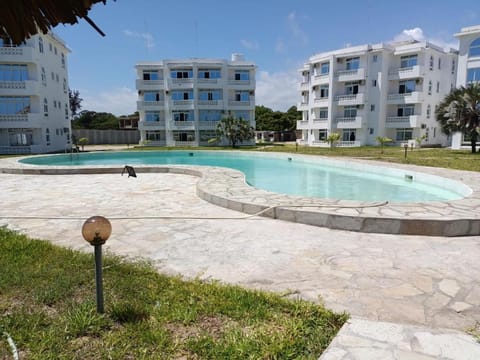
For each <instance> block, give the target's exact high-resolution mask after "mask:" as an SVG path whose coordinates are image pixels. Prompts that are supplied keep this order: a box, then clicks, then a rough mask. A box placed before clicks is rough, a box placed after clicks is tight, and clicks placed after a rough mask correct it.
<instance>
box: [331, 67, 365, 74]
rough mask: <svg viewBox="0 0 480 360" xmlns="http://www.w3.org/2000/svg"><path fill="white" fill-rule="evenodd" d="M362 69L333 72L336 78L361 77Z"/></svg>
mask: <svg viewBox="0 0 480 360" xmlns="http://www.w3.org/2000/svg"><path fill="white" fill-rule="evenodd" d="M362 74H363V68H358V69H353V70H338V71H336V72H335V75H336V76H355V75H362Z"/></svg>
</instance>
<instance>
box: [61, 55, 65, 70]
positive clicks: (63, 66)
mask: <svg viewBox="0 0 480 360" xmlns="http://www.w3.org/2000/svg"><path fill="white" fill-rule="evenodd" d="M62 68H64V69H65V54H64V53H62Z"/></svg>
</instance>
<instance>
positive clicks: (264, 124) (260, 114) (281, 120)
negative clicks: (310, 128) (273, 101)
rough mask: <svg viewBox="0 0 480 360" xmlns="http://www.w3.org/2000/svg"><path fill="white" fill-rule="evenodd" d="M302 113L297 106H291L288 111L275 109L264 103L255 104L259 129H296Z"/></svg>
mask: <svg viewBox="0 0 480 360" xmlns="http://www.w3.org/2000/svg"><path fill="white" fill-rule="evenodd" d="M300 118H301V113H300V112H299V111H297V107H296V106H292V107H290V109H288V110H287V112H282V111H273V110H272V109H270V108H268V107H265V106H263V105H257V106H255V121H256V128H257V130H259V131H285V130H286V131H289V130H295V128H296V127H297V120H299V119H300Z"/></svg>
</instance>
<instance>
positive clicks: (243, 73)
mask: <svg viewBox="0 0 480 360" xmlns="http://www.w3.org/2000/svg"><path fill="white" fill-rule="evenodd" d="M235 80H250V71H248V70H235Z"/></svg>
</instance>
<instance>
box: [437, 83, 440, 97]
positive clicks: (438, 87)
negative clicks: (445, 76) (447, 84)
mask: <svg viewBox="0 0 480 360" xmlns="http://www.w3.org/2000/svg"><path fill="white" fill-rule="evenodd" d="M439 92H440V81H437V94H438V93H439Z"/></svg>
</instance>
